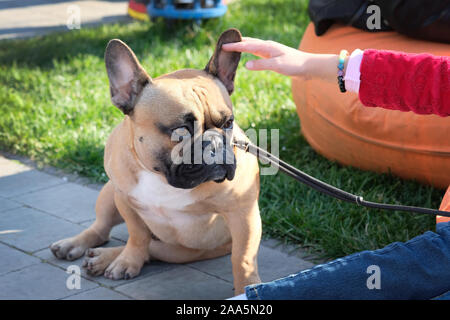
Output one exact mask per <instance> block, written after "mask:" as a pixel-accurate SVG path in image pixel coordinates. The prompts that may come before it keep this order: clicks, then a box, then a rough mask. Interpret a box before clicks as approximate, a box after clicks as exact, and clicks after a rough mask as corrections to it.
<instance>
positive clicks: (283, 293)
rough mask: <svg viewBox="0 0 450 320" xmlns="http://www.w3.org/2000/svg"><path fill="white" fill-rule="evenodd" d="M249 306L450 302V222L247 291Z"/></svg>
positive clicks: (251, 287)
mask: <svg viewBox="0 0 450 320" xmlns="http://www.w3.org/2000/svg"><path fill="white" fill-rule="evenodd" d="M245 293H246V295H247V298H248V299H249V300H259V299H260V300H277V299H283V300H292V299H311V300H312V299H450V222H442V223H439V224H437V226H436V233H434V232H431V231H427V232H426V233H424V234H422V235H420V236H417V237H415V238H413V239H411V240H409V241H408V242H405V243H400V242H395V243H392V244H390V245H388V246H386V247H384V248H383V249H379V250H375V251H363V252H359V253H355V254H352V255H349V256H347V257H344V258H341V259H337V260H334V261H331V262H329V263H326V264H321V265H318V266H315V267H314V268H312V269H308V270H304V271H301V272H299V273H297V274H293V275H290V276H287V277H285V278H282V279H278V280H275V281H272V282H267V283H261V284H255V285H251V286H248V287H246V288H245Z"/></svg>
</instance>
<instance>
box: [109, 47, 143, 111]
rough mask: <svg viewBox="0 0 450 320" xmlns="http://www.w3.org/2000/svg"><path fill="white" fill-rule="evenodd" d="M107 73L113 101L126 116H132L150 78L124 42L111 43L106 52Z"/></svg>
mask: <svg viewBox="0 0 450 320" xmlns="http://www.w3.org/2000/svg"><path fill="white" fill-rule="evenodd" d="M105 64H106V71H107V73H108V78H109V86H110V91H111V101H112V103H113V104H114V105H115V106H116V107H118V108H119V109H120V110H122V112H123V113H124V114H130V113H131V112H132V111H133V108H134V106H135V104H136V98H137V97H138V96H139V94H140V92H141V91H142V89H143V88H144V87H145V85H146V84H147V83H150V82H151V78H150V76H149V75H148V74H147V73H146V72H145V70H144V68H142V66H141V65H140V64H139V61H138V59H137V58H136V56H135V55H134V53H133V51H132V50H131V49H130V48H129V47H128V46H127V45H126V44H125V43H123V42H122V41H120V40H118V39H113V40H111V41H109V43H108V45H107V47H106V51H105Z"/></svg>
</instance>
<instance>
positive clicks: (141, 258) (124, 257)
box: [105, 193, 151, 280]
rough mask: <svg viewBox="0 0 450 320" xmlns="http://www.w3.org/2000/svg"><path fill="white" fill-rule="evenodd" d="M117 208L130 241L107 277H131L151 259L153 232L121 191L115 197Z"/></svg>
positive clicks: (106, 273)
mask: <svg viewBox="0 0 450 320" xmlns="http://www.w3.org/2000/svg"><path fill="white" fill-rule="evenodd" d="M114 200H115V203H116V206H117V209H118V210H119V212H120V215H121V216H122V217H123V219H124V220H125V223H126V224H127V228H128V234H129V237H128V241H127V244H126V246H125V248H124V249H123V250H122V252H120V254H119V255H118V256H117V258H116V259H115V260H114V261H113V262H112V263H111V264H110V265H109V266H108V268H107V269H106V271H105V277H107V278H109V279H114V280H118V279H122V278H124V279H131V278H134V277H135V276H137V275H138V274H139V272H140V271H141V268H142V266H143V265H144V263H145V262H146V261H147V260H148V259H149V249H148V248H149V244H150V240H151V232H150V229H149V228H148V227H147V225H146V224H145V223H144V221H142V219H141V218H140V217H139V215H138V214H137V213H136V212H135V211H134V210H133V209H132V208H131V207H130V206H129V205H128V203H127V200H126V199H125V196H124V195H122V194H119V193H116V194H115V197H114Z"/></svg>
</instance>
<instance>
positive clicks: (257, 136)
mask: <svg viewBox="0 0 450 320" xmlns="http://www.w3.org/2000/svg"><path fill="white" fill-rule="evenodd" d="M192 129H193V130H192V132H191V131H190V130H189V129H188V128H187V127H180V128H177V129H175V130H173V131H172V135H171V140H172V141H175V142H177V144H176V145H175V146H174V147H173V149H172V152H171V160H172V162H173V163H174V164H176V165H180V164H186V165H195V164H197V165H199V164H204V165H211V164H219V165H220V164H228V165H232V164H234V163H235V158H234V156H235V155H234V152H233V150H234V148H235V144H234V142H236V141H237V140H236V137H235V136H233V129H232V128H231V129H223V132H219V131H217V130H214V129H209V130H206V131H205V132H202V124H201V123H200V122H198V121H194V125H193V128H192ZM244 134H245V136H247V137H248V140H250V142H251V143H252V144H254V145H257V146H259V147H260V148H262V149H264V150H266V151H268V152H270V153H272V154H273V155H274V156H275V157H276V158H278V156H279V143H280V141H279V140H280V139H279V137H280V135H279V130H278V129H271V130H270V132H269V130H268V129H258V130H256V129H254V128H250V129H248V130H247V131H246V132H245V133H244ZM269 136H270V142H269ZM244 138H245V137H244V136H242V137H240V138H239V139H244ZM269 147H270V151H269V150H268V148H269ZM260 162H261V164H262V165H263V166H261V168H260V173H261V175H275V174H276V173H277V172H278V167H274V166H266V165H268V164H270V163H269V161H267V160H266V161H264V160H260Z"/></svg>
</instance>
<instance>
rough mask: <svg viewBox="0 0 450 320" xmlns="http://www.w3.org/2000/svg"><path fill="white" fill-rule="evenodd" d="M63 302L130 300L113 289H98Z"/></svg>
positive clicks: (68, 298)
mask: <svg viewBox="0 0 450 320" xmlns="http://www.w3.org/2000/svg"><path fill="white" fill-rule="evenodd" d="M63 300H130V298H128V297H126V296H124V295H123V294H120V293H118V292H116V291H113V290H111V289H107V288H104V287H98V288H95V289H92V290H89V291H84V292H81V293H78V294H75V295H73V296H70V297H67V298H64V299H63Z"/></svg>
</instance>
